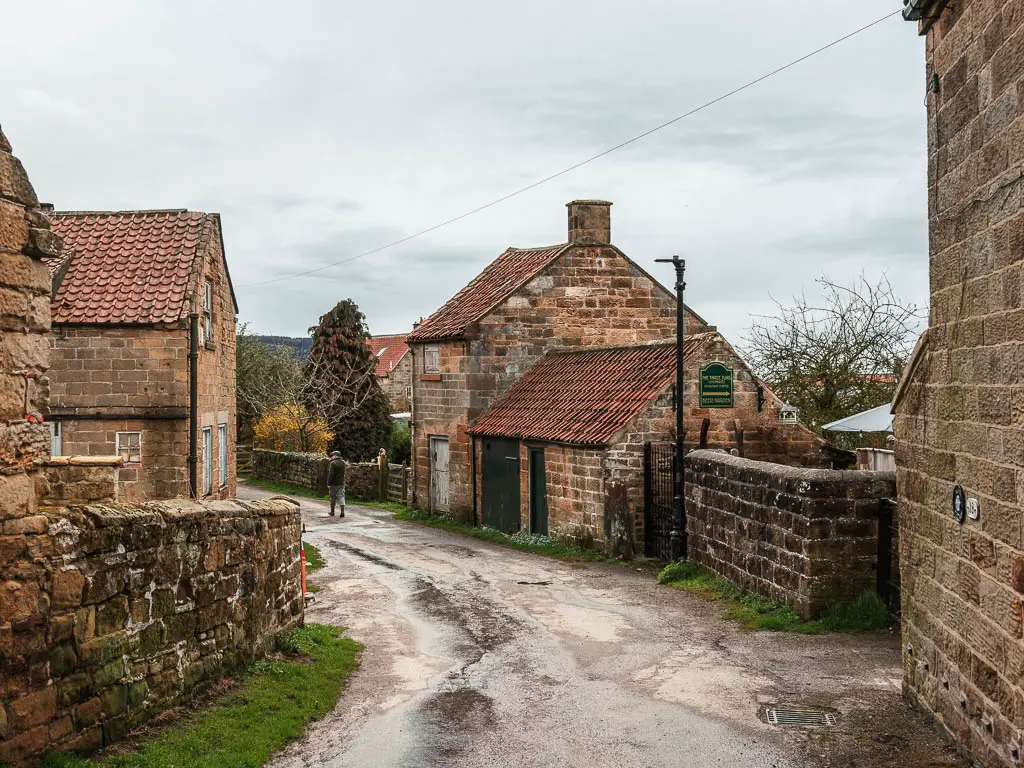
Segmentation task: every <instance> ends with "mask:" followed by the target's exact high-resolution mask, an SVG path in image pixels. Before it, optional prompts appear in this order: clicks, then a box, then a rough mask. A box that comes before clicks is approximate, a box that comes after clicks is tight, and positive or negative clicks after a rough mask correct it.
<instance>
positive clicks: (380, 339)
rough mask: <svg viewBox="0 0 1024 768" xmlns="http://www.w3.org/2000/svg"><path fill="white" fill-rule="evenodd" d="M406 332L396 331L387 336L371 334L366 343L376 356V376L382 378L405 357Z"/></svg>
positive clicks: (407, 349)
mask: <svg viewBox="0 0 1024 768" xmlns="http://www.w3.org/2000/svg"><path fill="white" fill-rule="evenodd" d="M407 335H408V334H405V333H396V334H393V335H388V336H371V337H370V338H369V339H367V341H366V343H367V344H369V345H370V351H371V352H373V356H374V357H376V358H377V376H378V377H380V378H382V377H384V376H388V375H390V373H391V371H392V369H394V367H395V366H396V365H398V363H399V361H400V360H401V359H402V358H403V357H405V353H406V352H408V351H409V345H408V344H406V343H405V337H406V336H407Z"/></svg>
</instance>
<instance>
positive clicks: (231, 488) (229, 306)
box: [186, 216, 238, 499]
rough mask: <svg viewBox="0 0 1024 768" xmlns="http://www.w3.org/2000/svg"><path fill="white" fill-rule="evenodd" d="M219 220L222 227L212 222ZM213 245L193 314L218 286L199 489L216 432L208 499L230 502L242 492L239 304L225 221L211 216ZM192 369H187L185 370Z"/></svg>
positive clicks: (203, 351)
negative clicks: (207, 443)
mask: <svg viewBox="0 0 1024 768" xmlns="http://www.w3.org/2000/svg"><path fill="white" fill-rule="evenodd" d="M214 218H215V219H216V222H217V226H216V227H213V224H212V221H213V219H214ZM210 219H211V224H210V227H211V230H213V229H215V230H216V231H211V232H210V233H209V241H208V243H207V245H206V247H205V248H204V249H203V251H202V259H203V263H202V269H201V270H200V271H199V273H198V275H197V277H198V278H199V279H198V280H197V285H196V289H195V297H196V300H195V304H194V307H195V309H194V311H196V312H197V313H200V314H201V313H202V301H203V291H204V287H203V283H204V281H205V280H209V281H210V282H211V283H212V285H213V339H212V340H211V341H210V342H209V343H204V341H203V339H202V337H200V342H199V406H198V412H199V435H198V438H197V440H196V445H197V451H198V458H199V485H200V489H201V490H202V488H201V486H202V483H203V460H204V457H203V439H202V432H203V429H204V428H209V430H210V434H211V447H212V450H213V456H212V457H211V475H212V481H213V482H212V490H211V491H210V493H208V494H206V493H204V494H203V496H204V497H207V498H214V499H230V498H233V497H234V496H235V492H236V489H237V485H236V484H237V464H236V457H235V446H236V433H237V429H238V425H237V419H236V418H235V338H236V323H235V301H234V297H233V295H232V292H231V284H230V282H229V280H228V273H227V267H226V262H225V259H224V248H223V245H222V243H221V233H220V217H219V216H218V217H210ZM186 370H187V369H186ZM221 425H224V426H225V427H226V430H225V433H226V444H225V446H224V450H225V451H226V454H225V458H226V465H227V471H226V472H223V473H222V471H221V465H220V457H221V434H220V426H221Z"/></svg>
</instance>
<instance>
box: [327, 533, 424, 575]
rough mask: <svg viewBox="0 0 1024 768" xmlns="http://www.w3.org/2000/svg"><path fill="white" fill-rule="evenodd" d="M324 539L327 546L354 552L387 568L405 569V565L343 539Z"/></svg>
mask: <svg viewBox="0 0 1024 768" xmlns="http://www.w3.org/2000/svg"><path fill="white" fill-rule="evenodd" d="M324 541H326V542H327V546H329V547H331V548H333V549H340V550H341V551H343V552H348V553H349V554H353V555H355V556H356V557H361V558H362V559H363V560H369V561H370V562H371V563H376V564H377V565H382V566H384V567H385V568H389V569H390V570H392V571H404V570H405V568H404V567H403V566H401V565H398V564H396V563H392V562H391V561H390V560H385V559H384V558H383V557H381V556H380V555H378V554H375V553H373V552H367V551H366V550H364V549H359V548H358V547H353V546H352V545H351V544H346V543H345V542H343V541H338V540H337V539H324Z"/></svg>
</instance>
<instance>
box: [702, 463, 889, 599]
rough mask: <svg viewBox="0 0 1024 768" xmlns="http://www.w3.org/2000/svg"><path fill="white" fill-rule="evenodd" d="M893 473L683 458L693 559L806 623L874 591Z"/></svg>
mask: <svg viewBox="0 0 1024 768" xmlns="http://www.w3.org/2000/svg"><path fill="white" fill-rule="evenodd" d="M895 494H896V477H895V475H894V474H893V473H891V472H857V471H840V470H832V469H806V468H797V467H787V466H782V465H780V464H770V463H767V462H760V461H752V460H750V459H741V458H739V457H736V456H730V455H728V454H725V453H722V452H718V451H694V452H692V453H690V454H688V455H687V457H686V504H687V515H688V518H687V532H688V534H689V556H690V559H692V560H693V561H694V562H696V563H699V564H700V565H702V566H704V567H706V568H708V569H709V570H711V571H713V572H714V573H717V574H718V575H720V576H722V577H724V578H726V579H729V580H730V581H732V582H734V583H736V584H739V585H740V586H742V587H744V588H746V589H749V590H750V591H752V592H756V593H757V594H760V595H763V596H765V597H769V598H771V599H773V600H778V601H779V602H782V603H785V604H787V605H790V606H792V607H793V608H794V609H795V610H796V611H797V613H799V614H800V615H801V616H803V617H804V618H809V617H814V616H817V615H818V613H819V612H820V611H821V609H822V608H823V607H825V606H826V605H830V604H835V603H844V602H849V601H851V600H853V599H855V598H857V597H859V596H860V594H861V593H862V592H864V591H865V590H872V591H873V590H874V589H875V588H876V584H877V581H876V580H877V569H878V518H879V515H880V513H881V511H882V509H883V505H884V504H886V503H888V502H886V501H885V500H886V499H892V498H894V497H895Z"/></svg>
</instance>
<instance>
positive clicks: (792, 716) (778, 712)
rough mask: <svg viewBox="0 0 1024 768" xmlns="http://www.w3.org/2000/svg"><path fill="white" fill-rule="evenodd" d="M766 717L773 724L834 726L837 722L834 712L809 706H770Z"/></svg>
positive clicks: (766, 711)
mask: <svg viewBox="0 0 1024 768" xmlns="http://www.w3.org/2000/svg"><path fill="white" fill-rule="evenodd" d="M765 717H766V718H767V720H768V722H769V723H771V724H772V725H802V726H810V727H817V728H833V727H835V724H836V715H835V713H834V712H828V711H826V710H823V709H811V708H809V707H768V708H767V709H766V710H765Z"/></svg>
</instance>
